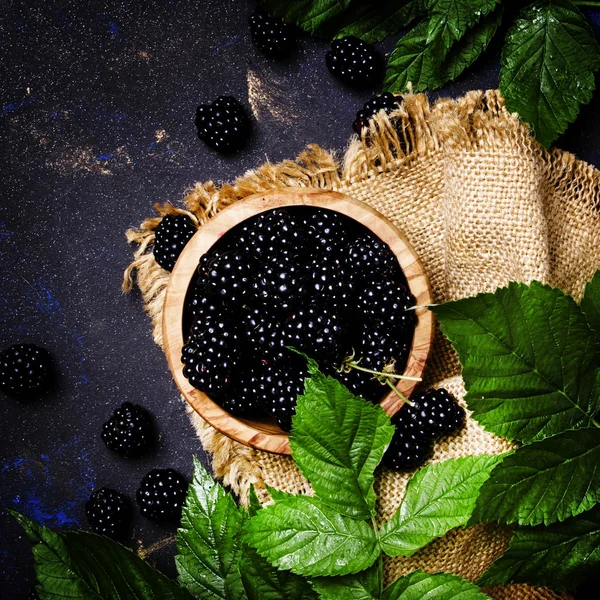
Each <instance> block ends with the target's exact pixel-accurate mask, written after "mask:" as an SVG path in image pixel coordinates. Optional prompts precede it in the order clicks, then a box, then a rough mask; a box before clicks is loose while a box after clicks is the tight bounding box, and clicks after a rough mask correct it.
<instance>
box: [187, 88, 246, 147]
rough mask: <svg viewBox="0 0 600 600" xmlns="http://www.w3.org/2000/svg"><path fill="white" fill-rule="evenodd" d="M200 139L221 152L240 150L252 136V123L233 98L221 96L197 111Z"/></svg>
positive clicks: (197, 126)
mask: <svg viewBox="0 0 600 600" xmlns="http://www.w3.org/2000/svg"><path fill="white" fill-rule="evenodd" d="M196 128H197V129H198V137H199V138H200V139H201V140H202V141H203V142H204V143H205V144H207V145H208V146H210V147H211V148H214V149H215V150H217V151H219V152H234V151H236V150H239V149H240V148H241V147H242V146H243V145H244V143H245V142H246V140H247V139H248V136H249V135H250V121H249V119H248V116H247V115H246V112H245V110H244V108H243V106H242V105H241V104H240V103H239V102H238V101H237V100H236V99H235V98H233V97H232V96H219V97H218V98H217V99H216V100H215V101H214V102H212V103H211V104H201V105H200V106H199V107H198V109H197V110H196Z"/></svg>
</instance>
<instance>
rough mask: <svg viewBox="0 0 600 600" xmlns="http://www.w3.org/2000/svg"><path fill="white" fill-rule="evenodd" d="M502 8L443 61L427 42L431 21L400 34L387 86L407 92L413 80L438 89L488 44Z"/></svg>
mask: <svg viewBox="0 0 600 600" xmlns="http://www.w3.org/2000/svg"><path fill="white" fill-rule="evenodd" d="M501 17H502V14H501V11H499V10H498V11H495V12H494V13H492V14H490V15H487V16H486V17H484V18H483V19H482V20H481V22H480V23H478V24H477V25H476V26H475V27H473V28H472V29H470V30H469V31H468V32H467V33H466V34H465V36H464V37H463V38H462V39H461V40H460V42H458V43H457V44H456V45H455V46H454V47H453V48H452V49H451V50H450V52H449V53H448V55H447V56H446V60H445V61H444V62H441V56H440V55H439V54H436V53H435V52H433V49H432V46H431V45H430V44H428V43H427V28H428V22H427V21H423V22H421V23H419V24H418V25H417V26H416V27H414V28H413V29H412V30H411V31H409V32H408V33H407V34H406V35H405V36H404V37H402V38H400V40H398V42H397V44H396V49H395V50H394V51H393V52H392V54H391V55H390V58H389V60H388V68H387V71H386V76H385V81H384V89H385V90H386V91H388V92H393V93H396V94H398V93H403V92H405V91H406V90H407V88H408V83H409V82H411V84H412V89H413V91H415V92H422V91H425V90H434V89H437V88H439V87H442V86H443V85H445V84H446V83H448V82H449V81H453V80H454V79H456V78H457V77H458V76H459V75H460V74H461V73H462V72H463V71H464V70H465V69H466V68H468V67H470V66H471V65H472V64H473V63H474V62H475V61H476V60H477V59H478V58H479V56H480V55H481V54H482V53H483V51H484V50H486V48H487V47H488V45H489V43H490V42H491V40H492V38H493V37H494V35H495V33H496V31H497V29H498V25H499V24H500V20H501Z"/></svg>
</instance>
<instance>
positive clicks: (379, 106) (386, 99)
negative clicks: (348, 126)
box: [352, 92, 399, 135]
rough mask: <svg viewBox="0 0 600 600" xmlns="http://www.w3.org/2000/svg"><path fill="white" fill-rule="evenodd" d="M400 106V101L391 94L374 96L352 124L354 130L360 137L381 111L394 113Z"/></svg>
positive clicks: (357, 114)
mask: <svg viewBox="0 0 600 600" xmlns="http://www.w3.org/2000/svg"><path fill="white" fill-rule="evenodd" d="M398 106H399V99H397V98H396V96H394V94H391V93H390V92H384V93H383V94H381V95H379V96H374V97H373V98H371V99H370V100H368V101H367V102H365V105H364V106H363V107H362V109H361V110H359V111H358V112H357V113H356V120H355V121H354V123H353V124H352V129H354V131H355V132H356V133H358V134H359V135H360V132H361V131H362V130H363V129H364V128H365V127H368V126H369V119H370V118H371V117H373V116H375V115H376V114H377V113H378V112H379V111H380V110H384V111H385V112H386V114H388V115H389V114H390V113H392V112H394V111H395V110H396V109H397V108H398Z"/></svg>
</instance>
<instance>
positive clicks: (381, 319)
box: [357, 280, 416, 334]
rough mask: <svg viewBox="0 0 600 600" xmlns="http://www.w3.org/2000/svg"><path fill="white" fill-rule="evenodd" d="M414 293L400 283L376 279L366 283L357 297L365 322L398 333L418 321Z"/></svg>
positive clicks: (409, 328)
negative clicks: (414, 308)
mask: <svg viewBox="0 0 600 600" xmlns="http://www.w3.org/2000/svg"><path fill="white" fill-rule="evenodd" d="M414 305H415V299H414V297H413V296H412V294H411V293H410V292H409V291H408V290H407V289H406V288H405V287H404V286H403V285H402V284H399V283H395V282H393V281H386V280H378V281H377V280H376V281H374V282H372V283H368V284H367V285H365V287H364V288H363V290H362V291H361V293H360V295H359V296H358V298H357V309H358V311H359V312H360V314H361V315H362V316H363V319H364V320H365V322H367V323H368V324H369V325H371V326H373V327H384V328H386V329H388V330H389V331H390V332H394V333H396V334H398V333H401V332H406V331H409V330H411V329H412V328H413V327H414V325H415V323H416V315H415V311H414V310H408V309H410V308H411V307H412V306H414Z"/></svg>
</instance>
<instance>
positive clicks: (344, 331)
mask: <svg viewBox="0 0 600 600" xmlns="http://www.w3.org/2000/svg"><path fill="white" fill-rule="evenodd" d="M414 303H415V302H414V298H413V297H412V296H411V294H410V292H409V291H408V288H407V284H406V279H405V277H404V275H403V273H402V270H401V268H400V266H399V264H398V261H397V260H396V258H395V256H394V254H393V253H392V251H391V250H390V248H389V247H388V246H387V245H386V244H385V243H383V242H382V241H381V240H379V239H378V238H377V237H375V236H374V235H373V234H372V233H371V232H370V231H369V230H368V229H367V228H366V227H364V226H363V225H361V224H360V223H358V222H356V221H354V220H353V219H350V218H348V217H346V216H343V215H341V214H339V213H336V212H334V211H330V210H325V209H318V208H311V207H288V208H285V209H274V210H270V211H266V212H263V213H261V214H260V215H257V216H256V217H254V218H252V219H248V220H246V221H244V222H242V223H241V224H240V225H238V226H237V227H235V228H233V229H232V230H230V231H229V232H228V233H227V234H226V235H225V236H223V237H222V238H221V240H220V241H219V242H218V243H217V244H216V245H214V246H213V247H212V248H211V250H210V251H209V252H208V253H207V254H205V255H204V256H203V257H202V258H201V260H200V264H199V266H198V276H197V278H196V280H195V281H194V282H193V284H192V286H191V287H190V291H189V293H188V299H187V307H188V313H189V322H188V324H187V325H188V328H187V331H188V332H189V334H188V338H187V342H186V344H185V346H184V348H183V352H182V361H183V363H184V370H183V373H184V375H185V376H186V377H187V379H188V380H189V381H190V383H191V384H192V385H193V386H194V387H195V388H197V389H199V390H201V391H203V392H205V393H206V394H208V395H209V396H210V397H211V398H212V399H213V400H214V401H215V402H217V403H219V404H220V405H221V406H222V407H223V408H224V409H225V410H227V411H229V412H230V413H232V414H234V415H236V416H240V417H251V418H260V417H261V416H265V415H267V416H270V417H273V418H274V419H275V421H276V422H277V424H278V425H279V427H280V428H281V429H283V430H285V431H289V430H290V428H291V418H292V416H293V414H294V411H295V405H296V398H297V396H298V394H301V393H302V392H303V389H304V379H305V378H306V377H307V376H308V373H307V370H306V362H305V360H304V359H303V358H302V357H300V356H298V355H297V354H295V353H293V352H291V351H290V350H288V349H287V348H286V346H292V347H294V348H296V349H298V350H300V351H302V352H304V353H306V354H307V355H308V356H310V357H311V358H314V359H315V360H317V362H318V363H319V365H320V367H321V369H323V370H324V371H325V372H327V373H328V374H330V375H332V376H335V377H338V378H339V379H340V380H341V381H342V382H343V383H344V384H345V385H346V386H347V387H348V388H349V389H350V390H351V391H352V392H354V393H355V394H357V395H360V396H362V397H364V398H366V399H368V400H371V401H373V402H378V401H379V400H381V398H382V397H383V396H385V395H386V393H387V392H389V388H388V387H387V386H385V385H382V384H381V383H379V381H376V380H374V379H373V376H372V375H371V374H370V373H366V372H363V371H358V370H350V371H349V372H339V369H340V368H341V367H342V365H343V364H347V363H348V360H346V361H345V360H344V359H345V358H346V357H349V356H352V360H353V363H354V364H358V365H359V366H361V367H364V368H367V369H370V370H372V371H378V372H380V371H382V369H383V368H384V367H386V366H387V368H388V369H389V368H395V371H396V372H397V373H402V372H403V371H404V368H405V366H406V362H407V360H408V356H409V353H410V348H411V344H412V338H413V333H414V327H415V322H416V319H415V313H414V311H413V310H410V309H411V307H412V306H414Z"/></svg>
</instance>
